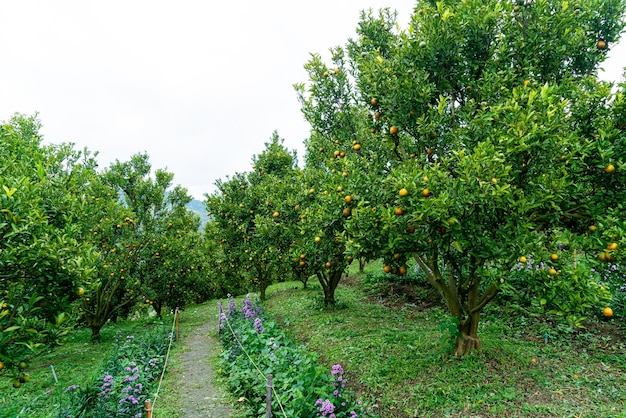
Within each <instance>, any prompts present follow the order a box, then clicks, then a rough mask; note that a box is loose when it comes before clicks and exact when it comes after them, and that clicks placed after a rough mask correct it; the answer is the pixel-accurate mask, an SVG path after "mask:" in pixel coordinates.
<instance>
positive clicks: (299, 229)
mask: <svg viewBox="0 0 626 418" xmlns="http://www.w3.org/2000/svg"><path fill="white" fill-rule="evenodd" d="M414 10H415V12H414V14H413V16H411V23H410V25H409V26H408V28H407V29H405V30H403V29H401V28H400V27H399V25H398V24H397V19H396V17H397V16H396V15H395V14H394V13H393V12H391V11H390V10H389V9H385V10H381V11H379V12H378V13H375V12H373V11H369V12H363V13H362V14H361V19H360V21H359V23H358V26H357V28H356V34H355V36H354V37H353V38H351V39H349V40H348V41H347V42H346V43H345V45H343V46H337V47H335V48H332V49H331V50H330V57H331V58H330V60H328V61H325V60H324V59H323V58H322V56H321V55H318V54H312V56H311V59H310V60H309V62H307V63H306V64H305V70H306V71H307V74H308V80H307V81H306V82H305V83H301V84H298V85H296V91H297V94H298V98H299V100H300V103H301V109H302V112H303V115H304V117H305V119H306V120H307V121H308V122H309V123H310V126H311V131H310V135H309V137H308V138H307V139H306V141H305V147H306V153H305V156H304V157H305V161H304V164H303V166H302V167H300V166H298V165H297V161H296V158H295V154H294V153H293V152H290V151H289V150H287V149H286V148H285V147H284V146H282V142H281V140H280V138H279V137H278V135H277V134H276V133H275V134H274V135H273V136H272V138H271V142H270V143H267V144H266V145H267V147H266V150H265V151H264V152H263V153H262V154H260V155H259V156H255V157H253V159H252V170H251V171H249V172H241V173H236V174H235V175H233V176H232V177H230V178H227V179H226V180H224V181H219V182H218V183H217V184H216V186H217V190H216V191H215V192H214V193H213V194H212V195H210V196H207V202H206V208H207V210H208V212H210V214H211V216H210V221H209V224H211V226H212V231H213V233H214V234H213V237H212V240H213V242H214V243H215V250H216V254H217V258H218V260H219V261H220V263H219V265H220V269H221V271H223V274H225V275H229V276H230V277H238V275H241V274H242V273H243V276H244V277H245V278H246V279H247V280H248V281H249V282H250V283H252V284H254V285H255V286H256V287H257V288H258V290H259V294H260V297H261V299H262V300H263V299H264V298H265V289H266V288H267V286H268V285H269V284H271V282H272V280H274V279H276V278H290V277H293V278H295V279H298V280H300V281H302V283H303V284H304V285H305V286H306V285H307V280H308V278H310V277H314V278H316V279H317V280H318V281H319V284H320V287H321V290H322V292H323V294H324V302H325V304H326V305H333V304H335V303H336V299H335V294H334V293H335V290H336V289H337V286H338V284H339V282H340V280H341V278H342V275H343V274H344V273H345V271H346V270H347V269H348V266H349V265H350V264H351V263H352V261H354V260H365V261H372V260H378V259H382V261H383V265H382V271H383V272H384V273H385V274H390V275H391V274H395V275H398V276H406V275H408V273H409V270H410V269H411V268H413V266H418V268H419V269H420V270H421V271H422V276H421V277H422V278H423V280H425V281H426V282H427V283H428V284H429V286H431V287H432V288H433V289H434V291H435V293H436V294H438V295H440V296H441V297H442V298H443V300H444V305H445V308H446V309H447V310H448V312H449V314H450V315H451V316H453V317H454V318H455V320H454V324H455V328H456V331H455V332H454V334H455V335H456V340H455V344H454V347H453V351H454V353H455V354H456V355H457V356H459V357H461V356H464V355H466V354H469V353H470V352H471V351H472V350H477V349H480V348H481V341H480V336H479V335H478V329H479V324H480V321H481V318H484V313H485V312H487V310H488V307H489V305H490V304H491V303H493V302H494V301H495V300H497V298H498V296H499V295H505V296H507V297H509V298H513V299H518V302H516V303H518V305H520V306H521V307H523V308H527V307H529V308H530V309H532V310H541V311H542V312H545V313H548V314H550V315H553V316H555V317H560V318H564V320H565V321H566V323H567V324H568V326H569V327H570V328H572V329H580V328H582V327H584V326H585V325H586V321H587V319H588V318H589V317H592V316H594V315H596V314H597V313H598V312H604V313H605V315H607V316H611V315H613V314H615V316H619V317H622V316H623V315H624V312H623V309H622V307H621V306H620V305H619V304H616V305H613V307H611V298H618V296H616V294H617V293H618V292H621V290H620V289H621V288H622V286H623V285H624V283H623V281H621V280H622V278H621V277H620V276H619V275H617V274H614V272H612V271H611V266H612V265H614V264H616V263H617V264H618V265H619V264H620V263H623V256H624V249H625V248H626V218H625V217H624V210H623V204H624V201H625V199H626V194H625V193H626V154H625V152H626V136H625V135H624V133H625V130H624V128H625V127H626V123H625V121H626V94H625V88H626V85H625V84H619V85H616V86H613V85H612V84H610V83H606V82H603V81H601V80H599V79H598V77H597V74H598V69H599V68H600V65H601V63H602V62H603V61H604V59H605V58H606V54H607V51H608V50H609V49H610V47H611V46H612V44H614V43H615V42H616V41H617V40H618V39H619V37H620V34H621V32H622V31H623V29H624V26H625V20H624V10H626V2H624V1H623V0H597V1H594V2H592V3H584V4H583V3H581V4H576V5H573V4H566V3H563V2H562V1H558V0H546V1H542V2H538V1H523V0H520V1H516V2H501V1H498V0H489V1H482V2H479V1H456V0H451V1H441V2H435V1H427V0H418V1H417V2H416V7H415V9H414ZM555 45H558V51H557V50H555V49H554V48H555ZM207 231H208V230H207Z"/></svg>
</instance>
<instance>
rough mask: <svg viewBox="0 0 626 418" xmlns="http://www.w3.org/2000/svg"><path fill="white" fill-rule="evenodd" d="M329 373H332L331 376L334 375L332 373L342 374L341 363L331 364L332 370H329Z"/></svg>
mask: <svg viewBox="0 0 626 418" xmlns="http://www.w3.org/2000/svg"><path fill="white" fill-rule="evenodd" d="M330 374H332V375H333V376H334V375H336V374H338V375H342V374H343V367H341V365H340V364H335V365H334V366H333V369H332V371H331V372H330ZM337 380H339V379H337Z"/></svg>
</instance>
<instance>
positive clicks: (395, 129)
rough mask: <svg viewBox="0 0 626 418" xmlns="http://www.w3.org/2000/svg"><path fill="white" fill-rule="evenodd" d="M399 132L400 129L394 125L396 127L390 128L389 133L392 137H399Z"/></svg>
mask: <svg viewBox="0 0 626 418" xmlns="http://www.w3.org/2000/svg"><path fill="white" fill-rule="evenodd" d="M398 132H399V129H398V127H397V126H395V125H394V126H392V127H391V128H389V133H390V134H391V135H397V134H398Z"/></svg>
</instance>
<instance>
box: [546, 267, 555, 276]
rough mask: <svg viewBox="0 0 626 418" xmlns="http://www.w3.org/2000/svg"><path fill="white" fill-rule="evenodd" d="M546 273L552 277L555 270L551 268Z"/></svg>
mask: <svg viewBox="0 0 626 418" xmlns="http://www.w3.org/2000/svg"><path fill="white" fill-rule="evenodd" d="M548 273H549V274H551V275H552V276H554V275H555V274H556V270H555V269H553V268H551V269H550V270H548Z"/></svg>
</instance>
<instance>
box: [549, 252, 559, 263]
mask: <svg viewBox="0 0 626 418" xmlns="http://www.w3.org/2000/svg"><path fill="white" fill-rule="evenodd" d="M550 259H551V260H552V261H556V260H558V259H559V256H558V254H550Z"/></svg>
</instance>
